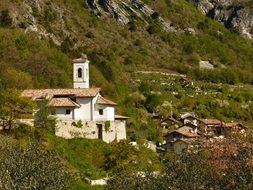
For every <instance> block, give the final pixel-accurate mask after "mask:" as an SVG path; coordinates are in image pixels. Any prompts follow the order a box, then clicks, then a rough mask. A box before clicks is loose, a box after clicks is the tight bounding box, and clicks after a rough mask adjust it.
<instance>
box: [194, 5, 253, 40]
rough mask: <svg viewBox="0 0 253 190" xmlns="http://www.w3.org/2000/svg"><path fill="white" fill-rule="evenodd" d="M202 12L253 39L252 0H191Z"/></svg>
mask: <svg viewBox="0 0 253 190" xmlns="http://www.w3.org/2000/svg"><path fill="white" fill-rule="evenodd" d="M189 1H190V2H191V3H193V4H194V5H195V6H196V7H197V8H198V9H199V10H200V11H201V12H202V13H204V14H205V15H207V16H209V17H211V18H213V19H216V20H218V21H220V22H222V23H224V25H225V26H226V27H227V28H231V29H233V30H235V31H238V32H239V33H241V34H242V35H243V36H246V37H248V38H250V39H253V2H252V1H251V0H245V1H238V0H189Z"/></svg>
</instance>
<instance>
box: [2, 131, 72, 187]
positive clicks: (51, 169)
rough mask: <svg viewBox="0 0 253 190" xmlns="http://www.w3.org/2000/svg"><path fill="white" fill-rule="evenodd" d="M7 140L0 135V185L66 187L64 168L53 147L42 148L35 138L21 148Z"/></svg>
mask: <svg viewBox="0 0 253 190" xmlns="http://www.w3.org/2000/svg"><path fill="white" fill-rule="evenodd" d="M9 141H10V140H9ZM7 142H8V138H7V137H4V136H2V135H1V142H0V153H1V157H0V167H1V170H0V188H1V189H5V190H9V189H10V190H11V189H21V190H23V189H55V190H56V189H66V180H67V172H66V170H65V167H64V166H63V164H62V160H61V159H60V157H59V156H57V155H56V154H55V153H54V152H53V151H49V150H43V149H42V147H40V146H41V145H40V144H38V143H36V142H31V143H29V144H28V145H27V146H26V147H23V148H22V147H20V146H18V145H17V144H15V143H12V144H6V143H7Z"/></svg>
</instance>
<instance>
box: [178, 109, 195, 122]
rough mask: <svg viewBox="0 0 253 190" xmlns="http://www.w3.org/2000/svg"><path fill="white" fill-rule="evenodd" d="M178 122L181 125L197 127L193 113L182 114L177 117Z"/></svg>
mask: <svg viewBox="0 0 253 190" xmlns="http://www.w3.org/2000/svg"><path fill="white" fill-rule="evenodd" d="M179 120H180V121H181V122H182V123H183V124H187V123H191V124H193V125H197V121H198V119H197V117H196V115H195V113H194V112H183V113H181V114H180V115H179Z"/></svg>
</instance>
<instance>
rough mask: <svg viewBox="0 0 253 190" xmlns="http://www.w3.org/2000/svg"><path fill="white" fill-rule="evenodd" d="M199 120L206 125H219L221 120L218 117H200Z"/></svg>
mask: <svg viewBox="0 0 253 190" xmlns="http://www.w3.org/2000/svg"><path fill="white" fill-rule="evenodd" d="M199 121H201V122H203V123H204V124H206V125H221V124H222V122H221V121H220V120H218V119H200V120H199Z"/></svg>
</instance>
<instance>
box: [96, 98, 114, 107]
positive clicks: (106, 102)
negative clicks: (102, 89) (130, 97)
mask: <svg viewBox="0 0 253 190" xmlns="http://www.w3.org/2000/svg"><path fill="white" fill-rule="evenodd" d="M96 104H101V105H112V106H116V105H117V104H116V103H114V102H112V101H111V100H108V99H106V98H104V97H102V96H99V97H98V99H97V102H96Z"/></svg>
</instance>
